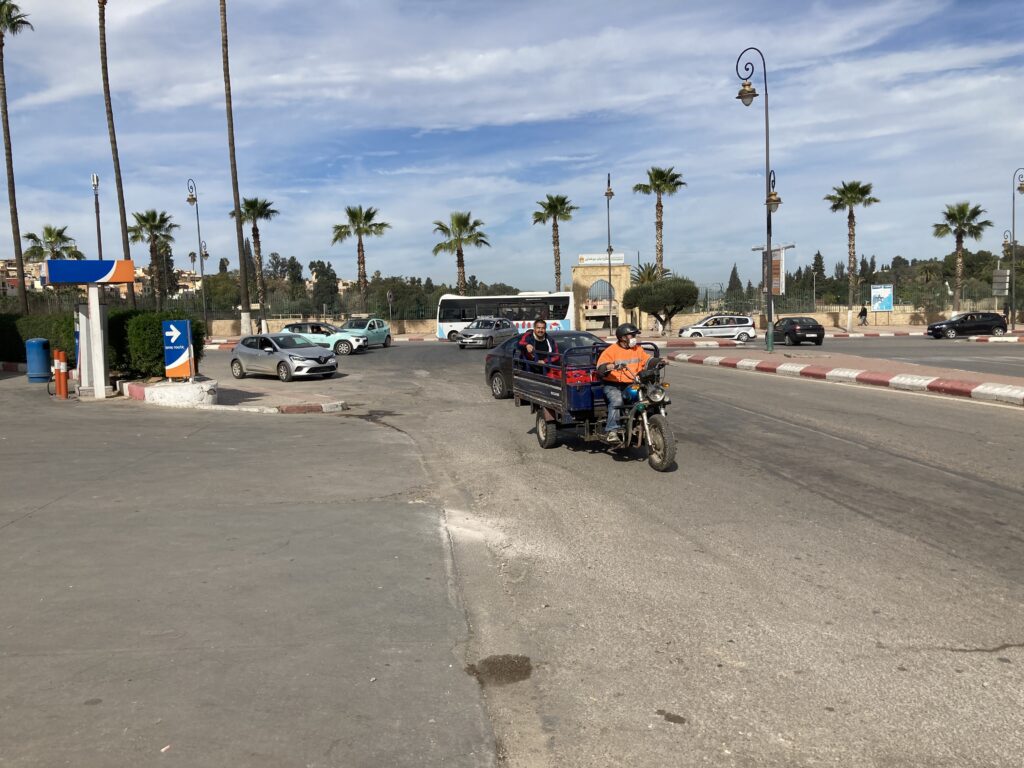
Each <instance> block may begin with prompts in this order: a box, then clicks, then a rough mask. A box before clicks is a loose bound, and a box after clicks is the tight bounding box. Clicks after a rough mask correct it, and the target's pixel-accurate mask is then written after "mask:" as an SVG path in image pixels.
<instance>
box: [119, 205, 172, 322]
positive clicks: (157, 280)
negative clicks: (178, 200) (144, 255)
mask: <svg viewBox="0 0 1024 768" xmlns="http://www.w3.org/2000/svg"><path fill="white" fill-rule="evenodd" d="M132 218H134V219H135V224H133V225H132V226H130V227H129V228H128V237H130V238H131V241H132V242H133V243H146V244H147V245H149V266H150V274H152V275H153V292H154V293H155V294H156V308H157V311H159V310H160V309H161V308H162V306H163V297H164V296H166V293H167V283H168V278H169V277H170V275H166V274H164V272H165V270H164V269H162V268H161V264H160V254H161V248H166V247H167V246H169V245H170V244H171V243H173V242H174V230H176V229H177V228H178V225H177V224H175V223H174V222H173V221H171V217H170V215H169V214H168V213H167V212H166V211H160V212H157V211H155V210H152V209H150V210H148V211H143V212H142V213H133V214H132Z"/></svg>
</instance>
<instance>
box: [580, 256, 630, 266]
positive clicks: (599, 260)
mask: <svg viewBox="0 0 1024 768" xmlns="http://www.w3.org/2000/svg"><path fill="white" fill-rule="evenodd" d="M625 263H626V254H624V253H613V254H612V265H613V266H614V265H615V264H625ZM580 264H581V265H584V266H591V267H597V266H601V265H604V266H608V254H607V253H581V254H580Z"/></svg>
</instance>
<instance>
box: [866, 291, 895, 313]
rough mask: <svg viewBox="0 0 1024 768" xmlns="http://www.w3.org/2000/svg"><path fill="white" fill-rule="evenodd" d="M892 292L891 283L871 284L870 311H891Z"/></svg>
mask: <svg viewBox="0 0 1024 768" xmlns="http://www.w3.org/2000/svg"><path fill="white" fill-rule="evenodd" d="M892 293H893V292H892V286H891V285H872V286H871V311H872V312H892Z"/></svg>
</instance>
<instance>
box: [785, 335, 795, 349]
mask: <svg viewBox="0 0 1024 768" xmlns="http://www.w3.org/2000/svg"><path fill="white" fill-rule="evenodd" d="M782 343H783V344H785V345H786V346H787V347H795V346H796V345H797V340H796V337H795V336H794V335H793V334H792V333H787V334H786V338H785V339H784V340H783V342H782Z"/></svg>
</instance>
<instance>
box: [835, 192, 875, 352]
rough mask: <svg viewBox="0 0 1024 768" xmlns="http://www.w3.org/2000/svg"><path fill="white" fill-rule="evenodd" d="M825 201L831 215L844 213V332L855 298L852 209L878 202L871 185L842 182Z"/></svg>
mask: <svg viewBox="0 0 1024 768" xmlns="http://www.w3.org/2000/svg"><path fill="white" fill-rule="evenodd" d="M825 201H826V202H829V203H832V206H831V208H830V210H831V211H832V213H838V212H839V211H846V212H847V213H846V230H847V245H848V246H849V254H848V255H849V263H848V264H847V267H846V269H847V272H848V273H849V275H848V276H849V278H850V285H849V289H848V290H847V297H846V298H847V302H846V330H847V332H849V331H851V330H853V302H854V301H855V300H856V298H857V295H856V294H857V217H856V216H855V215H854V213H853V209H854V208H856V207H857V206H858V205H861V206H864V207H865V208H867V207H868V206H869V205H874V204H875V203H877V202H879V200H878V198H877V197H873V196H872V195H871V184H862V183H861V182H859V181H844V182H842V183H841V184H840V186H838V187H832V194H830V195H825Z"/></svg>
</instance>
